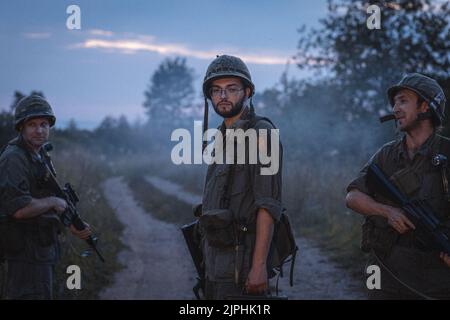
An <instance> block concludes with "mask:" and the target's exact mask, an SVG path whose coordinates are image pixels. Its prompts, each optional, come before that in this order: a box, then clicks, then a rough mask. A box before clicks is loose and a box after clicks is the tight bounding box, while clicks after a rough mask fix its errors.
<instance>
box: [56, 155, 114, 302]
mask: <svg viewBox="0 0 450 320" xmlns="http://www.w3.org/2000/svg"><path fill="white" fill-rule="evenodd" d="M54 153H55V154H54V155H53V159H54V161H55V167H56V170H57V172H58V180H59V181H60V183H61V184H64V183H65V182H70V183H71V184H72V185H73V187H74V188H75V190H76V191H77V193H78V195H79V197H80V203H79V205H78V210H79V212H80V215H81V217H82V219H83V220H85V221H86V222H88V223H89V225H90V226H91V228H92V229H93V232H94V234H95V235H97V236H98V238H99V243H98V246H99V249H100V251H101V253H102V255H103V256H104V258H105V260H106V262H105V263H102V262H101V261H100V260H99V259H98V258H97V256H96V255H95V253H93V254H92V255H91V256H89V257H85V258H83V257H81V256H80V253H81V252H83V251H84V250H85V249H86V248H88V245H87V244H86V243H85V242H84V241H82V240H80V239H78V238H76V237H75V236H73V235H72V234H71V233H70V231H68V230H67V229H66V230H64V231H63V234H62V235H61V237H60V239H61V248H62V257H61V261H60V262H59V263H58V264H57V266H56V270H55V271H56V272H55V285H54V292H55V298H56V299H98V294H99V292H100V291H101V290H102V289H103V288H105V287H107V286H109V285H111V284H112V281H113V276H114V273H115V272H117V271H119V270H120V269H121V268H122V267H123V266H121V265H120V264H119V263H118V261H117V255H118V252H119V251H120V250H121V249H122V248H123V244H122V243H121V242H120V235H121V232H122V225H121V224H120V223H119V221H118V220H117V218H116V216H115V214H114V212H113V209H112V208H110V207H109V205H108V203H107V201H106V199H105V198H104V196H103V193H102V191H101V187H100V182H101V181H103V180H104V178H106V177H107V176H108V174H109V172H108V170H107V169H106V168H105V167H104V166H103V164H102V162H101V159H98V158H97V157H95V156H93V155H92V154H87V153H86V152H85V151H83V150H81V149H79V148H76V147H75V148H70V149H69V148H68V149H65V150H61V151H58V150H56V151H55V152H54ZM70 265H78V266H79V267H80V269H81V286H82V288H81V290H69V289H67V287H66V281H67V277H68V276H69V275H68V274H67V273H66V270H67V267H68V266H70Z"/></svg>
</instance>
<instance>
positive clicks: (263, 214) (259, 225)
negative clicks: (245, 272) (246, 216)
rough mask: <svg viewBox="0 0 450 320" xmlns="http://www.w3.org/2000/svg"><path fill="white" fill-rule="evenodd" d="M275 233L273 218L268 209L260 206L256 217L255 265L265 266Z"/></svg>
mask: <svg viewBox="0 0 450 320" xmlns="http://www.w3.org/2000/svg"><path fill="white" fill-rule="evenodd" d="M272 235H273V219H272V217H271V215H270V214H269V212H267V210H266V209H263V208H260V209H259V210H258V213H257V217H256V242H255V250H254V252H253V263H252V264H253V266H265V265H266V263H267V255H268V254H269V249H270V243H271V240H272Z"/></svg>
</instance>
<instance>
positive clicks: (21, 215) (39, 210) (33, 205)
mask: <svg viewBox="0 0 450 320" xmlns="http://www.w3.org/2000/svg"><path fill="white" fill-rule="evenodd" d="M53 205H54V204H53V201H52V197H48V198H42V199H36V198H33V199H32V200H31V202H30V203H29V204H28V205H27V206H25V207H23V208H21V209H19V210H17V211H16V212H15V213H14V214H13V217H14V218H15V219H31V218H34V217H37V216H40V215H41V214H43V213H46V212H48V211H50V210H51V209H53Z"/></svg>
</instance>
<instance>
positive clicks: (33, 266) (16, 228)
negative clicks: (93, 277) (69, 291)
mask: <svg viewBox="0 0 450 320" xmlns="http://www.w3.org/2000/svg"><path fill="white" fill-rule="evenodd" d="M55 121H56V118H55V116H54V114H53V110H52V108H51V107H50V105H49V103H48V102H47V101H46V100H45V99H44V98H43V97H41V96H39V95H31V96H26V97H24V98H22V99H21V100H20V101H19V102H18V103H17V105H16V109H15V128H16V130H17V132H18V136H17V137H16V138H15V139H13V140H11V141H10V142H9V143H8V144H7V145H6V146H5V148H3V150H2V151H1V155H0V217H1V219H2V221H1V235H0V238H1V247H2V250H3V255H4V258H5V260H6V285H5V288H4V289H5V290H4V291H5V292H4V295H5V297H6V298H7V299H52V297H53V294H52V286H53V284H52V279H53V268H54V265H55V263H56V262H57V261H58V258H59V242H58V233H59V219H58V215H59V214H61V213H63V212H64V211H65V210H66V208H67V203H66V202H65V200H63V199H61V198H58V197H54V196H52V194H51V192H50V191H49V190H46V189H45V186H44V185H43V183H42V182H43V179H44V177H43V175H44V174H45V173H44V172H43V170H42V168H43V167H42V165H40V164H42V163H48V164H50V163H51V159H50V158H49V156H48V154H47V153H46V152H44V151H43V148H42V147H43V145H44V144H45V143H46V142H47V141H48V138H49V133H50V128H51V127H52V126H53V125H54V124H55ZM49 166H50V165H49ZM70 230H71V231H72V233H73V234H74V235H76V236H78V237H79V238H81V239H87V238H88V237H89V235H90V233H91V231H90V229H89V228H86V229H84V230H83V231H78V230H76V229H75V228H74V227H73V226H71V227H70Z"/></svg>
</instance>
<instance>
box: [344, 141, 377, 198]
mask: <svg viewBox="0 0 450 320" xmlns="http://www.w3.org/2000/svg"><path fill="white" fill-rule="evenodd" d="M385 149H386V147H385V146H383V147H382V148H380V149H379V150H378V151H377V152H375V154H374V155H373V156H372V157H371V158H370V159H369V161H368V162H367V163H366V164H365V165H364V166H363V168H362V169H361V171H359V173H358V176H357V177H356V178H355V179H354V180H353V181H352V182H350V184H349V185H348V186H347V192H350V191H351V190H353V189H356V190H359V191H361V192H363V193H365V194H367V195H372V194H373V191H372V190H370V188H369V186H368V184H367V170H368V169H369V166H370V164H372V163H374V164H377V165H378V166H380V165H382V163H383V158H384V157H385V156H384V151H385Z"/></svg>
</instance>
